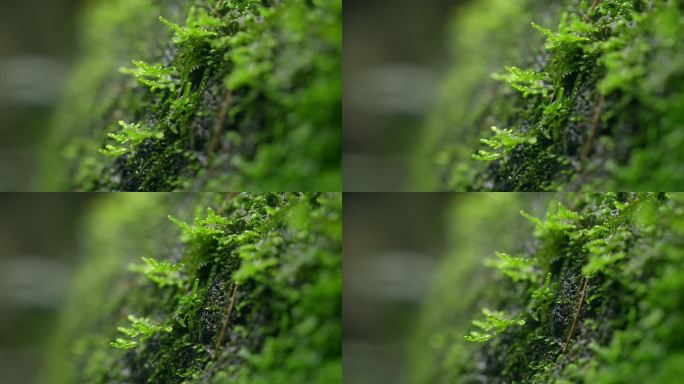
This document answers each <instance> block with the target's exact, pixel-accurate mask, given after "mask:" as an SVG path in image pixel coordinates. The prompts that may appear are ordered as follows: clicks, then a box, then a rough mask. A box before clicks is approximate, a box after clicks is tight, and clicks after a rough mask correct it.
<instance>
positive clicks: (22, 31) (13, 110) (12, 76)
mask: <svg viewBox="0 0 684 384" xmlns="http://www.w3.org/2000/svg"><path fill="white" fill-rule="evenodd" d="M85 1H86V0H24V1H3V2H1V3H0V191H28V190H35V189H36V184H37V183H36V180H35V177H36V173H37V172H36V167H37V159H38V156H39V155H40V153H39V150H40V144H41V142H42V141H43V140H44V139H45V138H46V136H47V130H48V126H49V121H50V115H51V112H52V110H53V108H54V106H55V103H56V101H57V100H58V98H59V94H60V90H61V87H62V84H63V82H64V80H65V77H66V74H67V73H68V70H69V66H70V64H71V62H72V61H73V59H74V54H75V46H74V40H75V39H74V31H75V16H76V13H77V9H78V7H79V6H80V5H81V4H82V3H84V2H85Z"/></svg>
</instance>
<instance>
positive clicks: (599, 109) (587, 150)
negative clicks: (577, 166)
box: [581, 95, 605, 164]
mask: <svg viewBox="0 0 684 384" xmlns="http://www.w3.org/2000/svg"><path fill="white" fill-rule="evenodd" d="M604 101H605V98H604V97H603V95H599V97H598V101H597V102H596V111H595V112H594V118H593V119H592V120H591V132H589V137H588V138H587V142H586V143H584V147H583V148H582V155H581V156H582V157H581V159H582V164H584V163H586V161H587V159H589V155H591V150H592V148H593V146H594V144H593V143H594V138H595V137H596V132H597V131H598V125H599V120H600V119H601V115H602V114H603V104H604Z"/></svg>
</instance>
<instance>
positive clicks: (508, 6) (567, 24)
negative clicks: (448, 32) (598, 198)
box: [415, 0, 684, 191]
mask: <svg viewBox="0 0 684 384" xmlns="http://www.w3.org/2000/svg"><path fill="white" fill-rule="evenodd" d="M452 34H453V36H454V43H453V46H454V52H453V55H454V57H455V59H454V64H453V70H452V71H451V72H450V73H449V74H448V76H447V79H446V81H445V86H444V88H443V89H442V93H441V96H440V98H439V101H438V103H437V105H436V107H435V111H434V112H433V115H432V117H431V118H430V120H429V122H428V123H427V126H426V127H425V133H424V142H423V146H422V147H421V148H420V149H419V150H418V151H417V155H416V160H415V164H416V169H415V171H416V184H415V188H417V189H421V190H458V191H477V190H497V191H512V190H519V191H545V190H584V191H615V190H629V191H678V190H681V188H682V187H684V176H682V175H683V174H682V172H680V170H681V169H682V166H684V152H683V151H682V150H681V148H682V146H683V145H684V134H682V132H684V126H683V125H682V121H684V5H683V4H682V2H681V1H668V0H596V1H593V0H553V1H544V2H538V1H530V0H522V1H507V0H483V1H474V2H472V3H470V4H468V5H466V6H464V7H463V8H462V9H459V12H458V17H457V19H456V20H455V21H454V28H453V32H452ZM492 127H495V129H493V128H492ZM492 130H494V132H493V133H492Z"/></svg>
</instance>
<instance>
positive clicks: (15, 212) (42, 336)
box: [0, 193, 95, 384]
mask: <svg viewBox="0 0 684 384" xmlns="http://www.w3.org/2000/svg"><path fill="white" fill-rule="evenodd" d="M93 199H95V197H93V196H92V195H83V194H68V193H31V194H26V193H22V194H19V193H3V194H2V196H0V382H3V383H25V384H33V383H40V381H39V380H40V378H39V375H40V374H41V371H42V370H43V361H42V355H43V349H44V348H45V347H46V340H48V339H50V338H51V335H52V333H53V332H54V329H55V328H54V327H55V322H56V321H57V317H58V312H59V310H60V308H61V305H62V304H63V303H64V300H65V298H66V297H65V296H66V294H67V291H68V286H69V281H70V278H71V276H72V271H73V269H74V267H75V264H76V262H77V258H78V250H77V248H78V247H77V236H78V222H79V220H80V217H81V215H82V213H83V212H84V211H85V210H86V208H87V206H88V204H89V202H90V201H91V200H93Z"/></svg>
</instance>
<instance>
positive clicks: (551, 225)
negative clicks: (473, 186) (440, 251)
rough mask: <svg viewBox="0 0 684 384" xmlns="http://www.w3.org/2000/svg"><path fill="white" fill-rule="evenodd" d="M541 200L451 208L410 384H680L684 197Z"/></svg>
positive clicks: (520, 198) (474, 201) (511, 198)
mask: <svg viewBox="0 0 684 384" xmlns="http://www.w3.org/2000/svg"><path fill="white" fill-rule="evenodd" d="M544 200H548V197H545V196H542V197H541V198H540V197H538V196H536V197H535V196H530V195H511V194H507V195H506V196H502V197H501V198H500V199H498V200H492V199H484V200H483V199H478V198H475V197H472V198H471V201H470V206H469V207H466V206H463V208H461V209H459V210H458V213H457V215H456V217H454V221H455V224H456V226H457V227H456V236H455V238H454V251H453V256H452V257H450V258H448V259H447V260H446V261H445V264H444V265H443V267H442V268H441V271H440V274H439V276H438V279H437V284H436V285H435V290H434V291H433V294H432V296H431V299H430V302H429V303H428V305H427V306H426V308H425V312H424V315H423V317H422V321H421V325H420V327H419V328H418V331H417V334H416V335H417V337H416V339H415V343H414V344H413V346H414V348H415V349H414V351H413V352H414V353H413V363H414V369H413V379H414V382H416V383H435V382H438V383H592V384H593V383H673V382H679V381H681V380H680V379H681V375H682V374H683V373H684V371H683V370H682V361H683V360H682V359H683V357H684V320H683V319H684V316H683V315H684V294H683V293H684V196H683V195H682V194H679V193H677V194H655V193H643V194H637V193H607V194H579V195H558V196H555V197H554V198H553V199H552V201H551V203H549V204H548V209H546V210H544V209H543V208H542V209H540V207H539V203H540V202H541V201H544ZM520 208H522V209H524V210H527V211H534V212H536V213H535V214H534V215H531V214H528V213H525V212H523V215H522V216H521V215H519V214H518V211H519V209H520ZM544 211H546V212H544ZM525 219H526V220H527V221H529V222H530V225H529V227H528V229H517V230H514V231H511V230H510V228H511V227H520V224H521V221H523V220H525ZM464 223H468V225H464ZM482 228H488V231H486V232H485V233H486V235H483V234H482V233H478V231H481V230H482ZM499 230H500V231H499ZM488 236H496V238H495V239H494V240H491V239H490V240H489V241H487V239H486V238H487V237H488ZM497 248H498V249H497ZM483 260H484V261H485V262H484V264H485V266H488V267H490V268H488V270H485V269H483V268H484V267H483V266H482V264H483V263H482V262H483ZM455 292H456V293H457V294H458V293H460V294H458V298H455V297H454V293H455Z"/></svg>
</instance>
